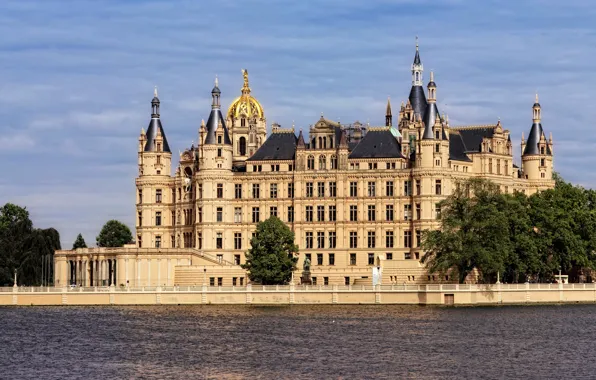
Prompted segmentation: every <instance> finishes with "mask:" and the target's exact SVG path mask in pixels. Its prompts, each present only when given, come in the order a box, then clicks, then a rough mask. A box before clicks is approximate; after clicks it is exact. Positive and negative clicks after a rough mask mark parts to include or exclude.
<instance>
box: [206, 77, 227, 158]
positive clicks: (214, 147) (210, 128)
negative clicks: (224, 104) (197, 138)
mask: <svg viewBox="0 0 596 380" xmlns="http://www.w3.org/2000/svg"><path fill="white" fill-rule="evenodd" d="M220 99H221V91H220V90H219V83H218V80H217V78H215V86H214V87H213V90H211V113H210V114H209V119H208V120H207V125H206V126H205V132H204V136H205V138H204V141H203V144H202V146H201V148H200V152H201V154H200V160H201V161H200V164H199V167H200V168H201V170H212V169H215V170H217V169H224V170H226V169H227V170H232V141H231V139H230V135H229V133H228V128H227V127H226V124H225V122H224V118H223V115H222V114H221V102H220ZM201 128H203V127H201Z"/></svg>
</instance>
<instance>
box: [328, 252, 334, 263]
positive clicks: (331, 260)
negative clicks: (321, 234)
mask: <svg viewBox="0 0 596 380" xmlns="http://www.w3.org/2000/svg"><path fill="white" fill-rule="evenodd" d="M329 265H335V253H330V254H329Z"/></svg>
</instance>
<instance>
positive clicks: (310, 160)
mask: <svg viewBox="0 0 596 380" xmlns="http://www.w3.org/2000/svg"><path fill="white" fill-rule="evenodd" d="M306 168H307V169H308V170H314V169H315V156H308V159H307V160H306Z"/></svg>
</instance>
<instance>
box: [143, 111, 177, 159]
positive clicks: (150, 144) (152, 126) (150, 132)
mask: <svg viewBox="0 0 596 380" xmlns="http://www.w3.org/2000/svg"><path fill="white" fill-rule="evenodd" d="M158 130H159V131H161V137H162V138H163V151H164V152H168V153H172V152H171V151H170V146H169V145H168V139H167V138H166V134H165V132H164V131H163V127H162V126H161V120H159V118H158V117H152V118H151V121H150V122H149V126H148V127H147V134H146V135H147V142H146V143H145V152H152V151H154V150H155V141H154V140H155V138H156V137H157V131H158Z"/></svg>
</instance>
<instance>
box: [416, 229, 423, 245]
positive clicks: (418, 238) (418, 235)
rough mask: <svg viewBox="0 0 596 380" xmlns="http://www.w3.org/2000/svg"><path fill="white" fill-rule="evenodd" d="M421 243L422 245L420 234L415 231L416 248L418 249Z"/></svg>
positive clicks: (418, 231)
mask: <svg viewBox="0 0 596 380" xmlns="http://www.w3.org/2000/svg"><path fill="white" fill-rule="evenodd" d="M421 243H422V234H421V232H420V230H416V247H420V244H421Z"/></svg>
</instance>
